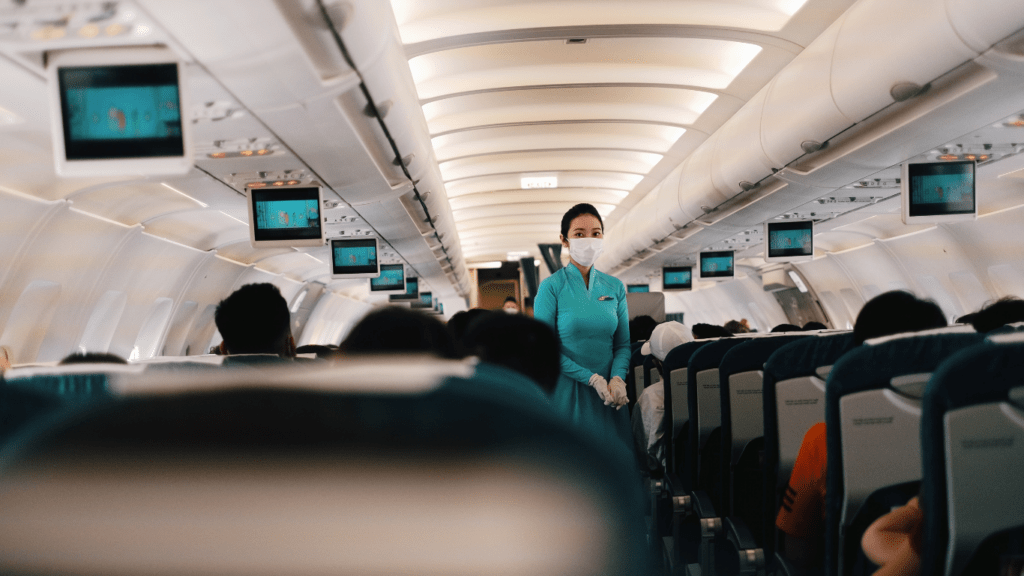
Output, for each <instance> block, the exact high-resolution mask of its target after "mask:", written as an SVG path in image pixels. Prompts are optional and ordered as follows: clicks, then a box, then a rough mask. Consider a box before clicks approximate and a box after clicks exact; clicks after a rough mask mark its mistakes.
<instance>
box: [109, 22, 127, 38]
mask: <svg viewBox="0 0 1024 576" xmlns="http://www.w3.org/2000/svg"><path fill="white" fill-rule="evenodd" d="M124 31H125V27H124V26H122V25H121V24H111V25H110V26H107V29H106V33H107V36H117V35H118V34H121V33H123V32H124Z"/></svg>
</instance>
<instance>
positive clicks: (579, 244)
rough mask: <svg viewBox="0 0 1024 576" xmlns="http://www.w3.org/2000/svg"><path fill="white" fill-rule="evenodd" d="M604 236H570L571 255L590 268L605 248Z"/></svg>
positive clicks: (581, 264)
mask: <svg viewBox="0 0 1024 576" xmlns="http://www.w3.org/2000/svg"><path fill="white" fill-rule="evenodd" d="M602 242H603V239H602V238H570V239H569V256H572V259H573V260H575V261H576V263H577V264H579V265H580V266H583V267H584V268H590V267H591V266H593V265H594V262H596V261H597V257H598V256H600V255H601V251H602V250H603V249H604V247H603V246H602Z"/></svg>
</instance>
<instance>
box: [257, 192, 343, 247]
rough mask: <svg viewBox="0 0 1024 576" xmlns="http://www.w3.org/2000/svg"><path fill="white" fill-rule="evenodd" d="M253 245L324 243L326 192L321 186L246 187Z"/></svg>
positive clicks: (296, 245)
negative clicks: (324, 199)
mask: <svg viewBox="0 0 1024 576" xmlns="http://www.w3.org/2000/svg"><path fill="white" fill-rule="evenodd" d="M245 193H246V196H247V198H248V200H249V242H250V243H251V244H252V247H253V248H273V247H296V248H297V247H303V246H307V247H308V246H323V245H324V228H323V214H322V211H321V207H322V206H323V192H322V189H321V188H320V187H319V186H310V185H304V186H303V185H298V186H274V187H273V188H270V187H267V188H246V189H245Z"/></svg>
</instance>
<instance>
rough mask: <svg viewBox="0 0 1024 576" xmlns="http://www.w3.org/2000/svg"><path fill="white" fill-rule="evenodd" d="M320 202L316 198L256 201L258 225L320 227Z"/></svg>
mask: <svg viewBox="0 0 1024 576" xmlns="http://www.w3.org/2000/svg"><path fill="white" fill-rule="evenodd" d="M319 207H320V203H319V202H318V201H316V200H269V201H266V202H257V203H256V207H255V209H256V227H257V228H260V229H262V230H282V229H288V228H319V227H320V209H319Z"/></svg>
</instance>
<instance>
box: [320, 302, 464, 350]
mask: <svg viewBox="0 0 1024 576" xmlns="http://www.w3.org/2000/svg"><path fill="white" fill-rule="evenodd" d="M339 351H340V352H341V353H342V354H396V353H409V354H431V355H433V356H437V357H439V358H450V359H455V358H459V357H460V355H459V353H458V350H457V348H456V346H455V339H454V338H452V335H451V333H450V332H448V329H447V328H445V326H444V324H442V323H441V322H440V321H439V320H436V319H434V318H432V317H430V316H427V315H426V314H423V313H422V312H419V311H417V310H412V309H410V308H403V307H400V306H385V307H383V308H378V309H377V310H374V311H373V312H370V313H369V314H367V315H366V316H365V317H363V319H362V320H360V321H359V323H357V324H356V325H355V327H353V328H352V331H351V332H349V334H348V337H347V338H345V341H344V342H342V343H341V346H340V347H339Z"/></svg>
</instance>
